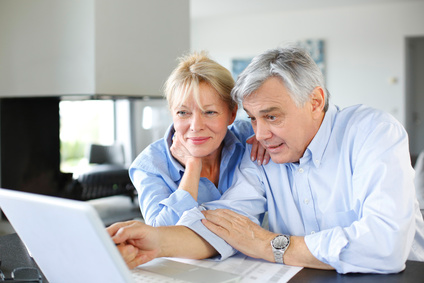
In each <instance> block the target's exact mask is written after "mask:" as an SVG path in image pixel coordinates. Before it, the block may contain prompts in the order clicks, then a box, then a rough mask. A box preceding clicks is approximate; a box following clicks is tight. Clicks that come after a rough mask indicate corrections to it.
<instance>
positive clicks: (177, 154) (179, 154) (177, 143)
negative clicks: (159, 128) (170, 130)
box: [170, 132, 201, 167]
mask: <svg viewBox="0 0 424 283" xmlns="http://www.w3.org/2000/svg"><path fill="white" fill-rule="evenodd" d="M181 139H182V137H181V136H180V135H179V134H178V133H177V132H175V133H174V136H173V137H172V145H171V148H170V150H171V154H172V156H173V157H174V158H175V159H177V160H178V162H180V163H181V165H183V166H184V167H185V166H186V165H187V162H188V161H189V160H190V159H199V161H201V159H200V158H196V157H194V156H193V155H191V153H190V152H189V151H188V149H187V148H186V147H185V146H184V144H183V143H182V142H181Z"/></svg>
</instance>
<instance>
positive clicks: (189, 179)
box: [170, 132, 202, 201]
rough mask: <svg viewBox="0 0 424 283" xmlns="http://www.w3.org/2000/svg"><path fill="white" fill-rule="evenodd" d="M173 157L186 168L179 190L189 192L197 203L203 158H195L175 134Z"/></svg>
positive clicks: (172, 147) (172, 149) (172, 148)
mask: <svg viewBox="0 0 424 283" xmlns="http://www.w3.org/2000/svg"><path fill="white" fill-rule="evenodd" d="M170 150H171V154H172V156H173V157H174V158H175V159H177V160H178V162H180V163H181V165H183V166H184V167H185V172H184V175H183V177H182V179H181V182H180V184H179V186H178V189H181V190H184V191H187V192H188V193H189V194H190V195H191V196H192V197H193V199H194V200H195V201H197V197H198V194H199V180H200V174H201V172H202V158H200V157H194V156H192V155H191V153H190V152H189V151H188V150H187V148H186V147H185V146H184V144H183V143H182V142H181V137H180V135H178V134H177V132H175V133H174V136H173V138H172V146H171V148H170Z"/></svg>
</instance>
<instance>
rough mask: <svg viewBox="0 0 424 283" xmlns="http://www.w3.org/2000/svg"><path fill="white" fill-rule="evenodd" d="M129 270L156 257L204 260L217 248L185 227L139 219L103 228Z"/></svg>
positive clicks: (212, 254)
mask: <svg viewBox="0 0 424 283" xmlns="http://www.w3.org/2000/svg"><path fill="white" fill-rule="evenodd" d="M106 230H107V232H108V233H109V235H110V236H111V237H112V240H113V241H114V242H115V244H116V245H117V247H118V250H119V252H120V253H121V255H122V257H123V258H124V260H125V263H126V264H127V265H128V267H129V268H130V269H132V268H135V267H137V266H139V265H140V264H143V263H146V262H148V261H151V260H152V259H154V258H157V257H182V258H192V259H204V258H208V257H211V256H214V255H216V253H217V252H216V250H215V249H214V248H213V247H212V246H211V245H210V244H209V243H208V242H206V241H205V240H204V239H203V238H202V237H200V236H199V235H198V234H196V233H195V232H194V231H192V230H190V229H189V228H187V227H185V226H162V227H152V226H149V225H146V224H144V223H142V222H140V221H128V222H119V223H115V224H113V225H111V226H109V227H108V228H106Z"/></svg>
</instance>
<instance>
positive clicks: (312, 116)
mask: <svg viewBox="0 0 424 283" xmlns="http://www.w3.org/2000/svg"><path fill="white" fill-rule="evenodd" d="M316 90H317V89H315V90H314V92H313V95H312V96H311V99H310V101H308V102H307V103H306V104H305V105H304V106H303V107H302V108H297V107H296V105H295V103H294V102H293V100H292V99H291V97H290V95H289V92H288V90H287V89H286V87H285V86H284V84H283V83H282V81H281V80H280V79H279V78H275V77H271V78H269V79H268V80H266V81H265V83H264V84H263V85H262V86H261V87H260V88H258V89H257V90H256V91H255V92H254V93H252V94H251V95H250V96H248V97H247V98H245V99H244V101H243V107H244V109H245V110H246V112H247V115H249V118H250V119H251V122H252V126H253V130H254V131H255V134H256V138H257V139H258V141H259V142H260V143H261V144H262V146H263V147H265V148H266V150H267V151H268V152H269V154H270V155H271V159H272V161H273V162H275V163H289V162H297V161H299V159H300V158H301V157H302V156H303V153H304V152H305V150H306V148H307V146H308V145H309V143H310V142H311V141H312V139H313V137H314V136H315V134H316V133H317V131H318V129H319V127H320V125H321V122H322V119H323V117H324V112H323V111H322V107H323V106H322V105H323V101H322V102H321V101H320V98H319V97H318V101H317V100H316V99H314V97H316V95H317V94H316V93H315V91H316ZM319 90H322V89H319ZM317 93H321V92H320V91H318V92H317ZM318 96H320V95H318ZM323 99H324V97H323V95H322V100H323Z"/></svg>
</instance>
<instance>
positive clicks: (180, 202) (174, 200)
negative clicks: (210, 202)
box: [159, 190, 199, 217]
mask: <svg viewBox="0 0 424 283" xmlns="http://www.w3.org/2000/svg"><path fill="white" fill-rule="evenodd" d="M159 203H160V204H162V205H164V206H166V207H168V208H169V209H171V210H172V211H174V212H175V213H176V214H177V215H178V216H179V217H181V215H182V214H183V213H184V212H185V211H187V210H190V209H192V208H195V207H197V206H198V205H199V204H198V203H197V201H195V200H194V198H193V197H192V196H191V195H190V193H189V192H187V191H184V190H176V191H175V192H174V193H172V194H171V195H170V196H169V197H168V198H166V199H164V200H162V201H161V202H159Z"/></svg>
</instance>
